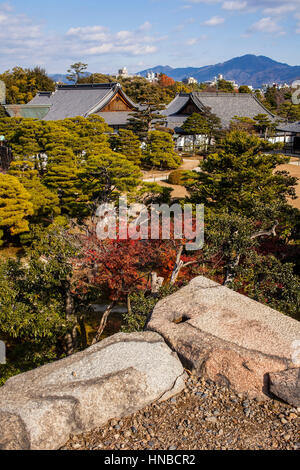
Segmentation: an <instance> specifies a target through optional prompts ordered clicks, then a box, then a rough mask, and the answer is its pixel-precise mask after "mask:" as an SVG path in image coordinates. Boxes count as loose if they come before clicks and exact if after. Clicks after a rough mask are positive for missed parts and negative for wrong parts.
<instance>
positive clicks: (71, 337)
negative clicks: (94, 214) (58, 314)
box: [65, 289, 77, 356]
mask: <svg viewBox="0 0 300 470" xmlns="http://www.w3.org/2000/svg"><path fill="white" fill-rule="evenodd" d="M66 320H67V321H68V322H70V321H73V326H72V327H71V329H70V331H68V333H67V334H66V336H65V348H66V353H67V356H71V354H73V353H74V350H75V347H76V341H77V328H76V327H77V318H76V316H75V313H74V299H73V297H72V294H71V292H70V289H68V290H67V295H66Z"/></svg>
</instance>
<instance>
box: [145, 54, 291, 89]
mask: <svg viewBox="0 0 300 470" xmlns="http://www.w3.org/2000/svg"><path fill="white" fill-rule="evenodd" d="M150 71H152V72H156V73H165V74H166V75H168V76H169V77H171V78H173V79H174V80H178V81H181V80H183V79H184V78H187V77H194V78H196V79H197V80H198V82H205V81H208V80H212V79H213V78H214V77H215V76H217V75H218V74H222V75H223V76H224V78H225V79H226V80H235V81H236V82H237V83H238V84H239V85H252V86H253V87H255V88H260V87H261V86H262V85H263V84H265V83H267V84H272V83H288V84H290V83H291V82H293V81H294V80H296V79H297V78H300V66H299V65H296V66H291V65H288V64H284V63H281V62H276V61H275V60H273V59H270V58H269V57H265V56H256V55H253V54H247V55H244V56H242V57H235V58H234V59H231V60H228V61H226V62H222V63H219V64H216V65H207V66H205V67H199V68H198V67H186V68H172V67H170V66H168V65H166V66H162V65H158V66H156V67H153V68H152V69H147V70H142V71H141V72H139V74H140V75H142V76H144V77H145V76H146V74H147V72H150Z"/></svg>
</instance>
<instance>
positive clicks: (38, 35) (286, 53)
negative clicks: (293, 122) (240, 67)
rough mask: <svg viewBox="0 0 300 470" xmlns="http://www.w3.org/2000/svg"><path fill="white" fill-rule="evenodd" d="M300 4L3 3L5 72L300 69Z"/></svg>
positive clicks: (285, 0) (0, 26)
mask: <svg viewBox="0 0 300 470" xmlns="http://www.w3.org/2000/svg"><path fill="white" fill-rule="evenodd" d="M299 46H300V0H127V1H124V0H113V1H102V0H84V1H82V0H51V1H49V0H44V1H43V2H41V0H26V1H25V0H11V1H8V2H5V3H1V0H0V71H2V72H3V71H4V70H7V69H10V68H12V67H14V66H16V65H19V66H34V65H40V66H43V67H45V68H46V69H47V71H48V72H49V73H55V72H57V73H65V72H66V69H67V68H68V66H69V65H70V64H71V63H74V62H75V61H82V62H85V63H88V64H89V70H90V71H91V72H103V73H114V72H116V71H117V70H118V69H119V68H121V67H123V66H127V68H128V70H129V71H130V72H137V71H140V70H142V69H145V68H149V67H153V66H155V65H170V66H173V67H186V66H194V67H201V66H203V65H210V64H215V63H218V62H224V61H226V60H228V59H231V58H233V57H236V56H241V55H244V54H249V53H252V54H257V55H266V56H269V57H271V58H273V59H275V60H278V61H280V62H286V63H289V64H290V65H299V64H300V55H299V50H300V48H299Z"/></svg>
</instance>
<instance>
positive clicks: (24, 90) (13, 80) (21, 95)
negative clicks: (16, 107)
mask: <svg viewBox="0 0 300 470" xmlns="http://www.w3.org/2000/svg"><path fill="white" fill-rule="evenodd" d="M0 80H3V81H4V83H5V85H6V102H7V104H26V103H28V102H29V101H31V100H32V99H33V98H34V97H35V95H36V94H37V92H38V91H41V90H42V91H54V90H55V83H54V82H53V80H51V78H50V77H48V76H47V74H46V71H45V70H44V69H42V68H40V67H34V68H33V69H22V68H21V67H15V68H13V69H12V70H7V71H6V72H4V73H2V74H0Z"/></svg>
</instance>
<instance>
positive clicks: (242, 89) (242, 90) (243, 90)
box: [239, 85, 252, 95]
mask: <svg viewBox="0 0 300 470" xmlns="http://www.w3.org/2000/svg"><path fill="white" fill-rule="evenodd" d="M239 93H248V94H249V95H251V94H252V91H251V90H250V88H249V87H248V86H247V85H241V86H240V87H239Z"/></svg>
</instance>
